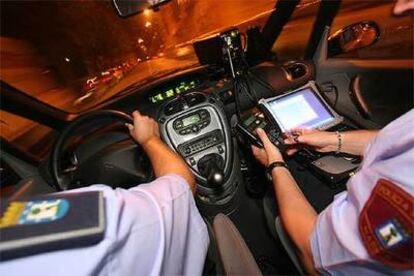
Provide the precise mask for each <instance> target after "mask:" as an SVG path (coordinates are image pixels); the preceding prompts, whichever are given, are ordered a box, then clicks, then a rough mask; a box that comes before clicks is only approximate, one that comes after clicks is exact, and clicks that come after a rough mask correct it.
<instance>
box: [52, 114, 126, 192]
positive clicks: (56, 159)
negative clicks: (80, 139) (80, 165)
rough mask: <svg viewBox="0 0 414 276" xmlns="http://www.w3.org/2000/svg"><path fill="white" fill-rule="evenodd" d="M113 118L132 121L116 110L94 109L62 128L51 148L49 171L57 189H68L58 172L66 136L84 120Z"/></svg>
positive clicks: (68, 136) (69, 135) (70, 134)
mask: <svg viewBox="0 0 414 276" xmlns="http://www.w3.org/2000/svg"><path fill="white" fill-rule="evenodd" d="M98 118H99V119H113V120H118V121H121V122H124V123H130V124H132V123H133V119H132V117H131V116H130V115H128V114H126V113H124V112H122V111H118V110H109V109H107V110H96V111H91V112H88V113H86V114H83V115H81V116H79V117H77V118H76V119H75V120H74V121H72V122H71V123H70V124H69V125H68V126H66V127H65V128H64V130H63V131H62V132H61V134H60V135H59V137H58V138H57V140H56V143H55V144H54V147H53V150H52V159H51V172H52V178H53V181H54V184H55V186H56V188H58V189H59V190H68V188H69V185H67V183H64V177H62V173H61V172H60V164H61V163H60V159H61V155H62V152H63V147H64V145H65V143H66V142H67V140H68V138H70V137H71V136H72V134H73V132H74V130H76V129H77V128H79V127H80V126H81V125H83V124H84V123H85V122H90V121H91V120H94V119H98Z"/></svg>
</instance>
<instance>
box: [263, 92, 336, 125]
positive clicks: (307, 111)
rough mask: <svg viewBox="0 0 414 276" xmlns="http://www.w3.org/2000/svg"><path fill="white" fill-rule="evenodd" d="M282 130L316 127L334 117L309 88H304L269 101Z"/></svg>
mask: <svg viewBox="0 0 414 276" xmlns="http://www.w3.org/2000/svg"><path fill="white" fill-rule="evenodd" d="M269 105H270V109H271V111H272V113H273V115H274V116H275V117H276V121H277V122H278V124H279V126H280V127H281V129H282V131H283V132H287V131H289V130H291V129H293V128H318V127H320V126H322V125H325V124H327V123H329V122H331V121H333V120H335V117H334V116H333V115H332V114H331V113H330V112H329V109H328V108H327V107H326V106H325V104H324V103H323V102H322V101H321V100H320V99H319V97H318V96H317V95H315V93H313V92H312V90H311V89H304V90H301V91H298V92H295V93H292V94H290V95H288V96H285V97H282V98H279V99H276V100H274V101H272V102H270V103H269Z"/></svg>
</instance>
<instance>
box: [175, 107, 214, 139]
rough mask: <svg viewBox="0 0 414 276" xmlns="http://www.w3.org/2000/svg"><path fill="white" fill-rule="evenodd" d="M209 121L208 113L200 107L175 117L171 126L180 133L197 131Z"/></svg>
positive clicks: (185, 133)
mask: <svg viewBox="0 0 414 276" xmlns="http://www.w3.org/2000/svg"><path fill="white" fill-rule="evenodd" d="M210 121H211V119H210V113H209V112H208V111H207V110H205V109H201V110H198V111H196V112H193V113H190V114H188V115H186V116H183V117H181V118H178V119H176V120H175V121H174V123H173V128H174V130H175V131H176V132H177V133H178V134H180V135H187V134H190V133H198V132H199V131H200V130H202V129H203V128H205V127H207V126H208V125H209V124H210Z"/></svg>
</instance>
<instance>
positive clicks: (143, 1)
mask: <svg viewBox="0 0 414 276" xmlns="http://www.w3.org/2000/svg"><path fill="white" fill-rule="evenodd" d="M168 1H170V0H112V2H113V3H114V6H115V9H116V11H117V13H118V15H119V16H122V17H127V16H130V15H134V14H137V13H140V12H142V11H144V10H145V9H155V8H157V7H159V6H160V5H162V4H165V3H166V2H168Z"/></svg>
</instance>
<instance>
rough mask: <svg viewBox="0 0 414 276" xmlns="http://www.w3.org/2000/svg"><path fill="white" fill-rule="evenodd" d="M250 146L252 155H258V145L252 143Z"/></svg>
mask: <svg viewBox="0 0 414 276" xmlns="http://www.w3.org/2000/svg"><path fill="white" fill-rule="evenodd" d="M251 148H252V152H253V155H259V148H258V147H256V146H254V145H252V147H251Z"/></svg>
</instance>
